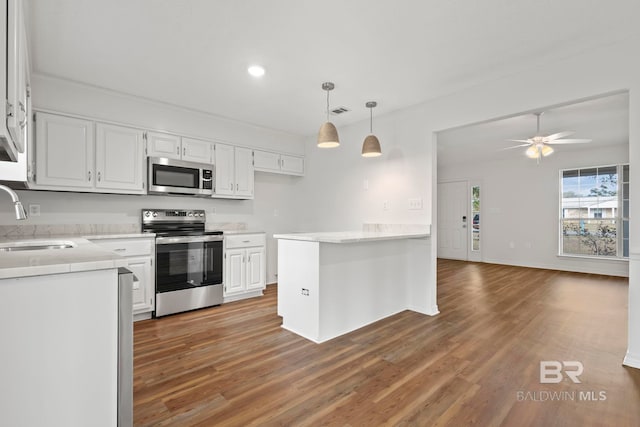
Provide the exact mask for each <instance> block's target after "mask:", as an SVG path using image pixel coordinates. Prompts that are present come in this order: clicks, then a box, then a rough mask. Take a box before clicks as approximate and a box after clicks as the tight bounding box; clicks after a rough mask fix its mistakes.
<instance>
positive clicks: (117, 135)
mask: <svg viewBox="0 0 640 427" xmlns="http://www.w3.org/2000/svg"><path fill="white" fill-rule="evenodd" d="M143 166H144V143H143V132H142V131H141V130H139V129H132V128H128V127H123V126H113V125H106V124H102V123H98V124H96V188H102V189H106V190H109V189H111V190H132V191H135V192H140V193H142V192H143V190H144V188H143V182H144V167H143Z"/></svg>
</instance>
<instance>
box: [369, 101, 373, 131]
mask: <svg viewBox="0 0 640 427" xmlns="http://www.w3.org/2000/svg"><path fill="white" fill-rule="evenodd" d="M369 133H370V134H372V135H373V107H369Z"/></svg>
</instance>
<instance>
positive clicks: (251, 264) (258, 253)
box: [247, 247, 266, 290]
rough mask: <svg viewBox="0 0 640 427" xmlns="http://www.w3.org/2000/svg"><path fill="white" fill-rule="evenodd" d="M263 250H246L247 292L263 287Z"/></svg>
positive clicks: (264, 273)
mask: <svg viewBox="0 0 640 427" xmlns="http://www.w3.org/2000/svg"><path fill="white" fill-rule="evenodd" d="M265 268H266V265H265V248H264V247H261V248H249V249H247V290H251V289H264V287H265V281H266V279H265V275H266V271H265Z"/></svg>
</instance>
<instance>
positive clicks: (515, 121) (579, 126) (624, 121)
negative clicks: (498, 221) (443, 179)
mask: <svg viewBox="0 0 640 427" xmlns="http://www.w3.org/2000/svg"><path fill="white" fill-rule="evenodd" d="M540 111H542V112H543V114H542V116H541V117H540V133H541V134H542V135H550V134H553V133H557V132H563V131H574V132H575V133H574V134H573V135H571V136H568V137H566V138H570V139H573V138H575V139H590V140H591V142H589V143H586V144H567V145H554V149H555V150H556V151H563V152H575V151H578V150H584V149H592V148H599V147H603V146H607V145H618V144H628V143H629V94H628V93H626V92H625V93H619V94H615V95H609V96H604V97H601V98H597V99H592V100H588V101H583V102H579V103H574V104H569V105H565V106H561V107H555V108H551V109H546V110H540ZM535 135H536V116H535V115H534V114H533V113H531V114H524V115H518V116H515V117H510V118H505V119H502V120H495V121H490V122H487V123H480V124H475V125H470V126H464V127H461V128H457V129H451V130H447V131H443V132H440V133H438V164H439V165H441V166H442V165H449V164H455V163H469V162H472V161H473V162H481V161H485V160H502V159H513V158H514V156H524V152H525V150H526V147H523V148H515V149H507V150H505V148H507V147H513V146H516V145H519V144H520V143H518V142H509V141H508V140H510V139H527V138H530V137H532V136H535Z"/></svg>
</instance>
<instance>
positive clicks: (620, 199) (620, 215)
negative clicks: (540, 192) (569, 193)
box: [557, 163, 630, 261]
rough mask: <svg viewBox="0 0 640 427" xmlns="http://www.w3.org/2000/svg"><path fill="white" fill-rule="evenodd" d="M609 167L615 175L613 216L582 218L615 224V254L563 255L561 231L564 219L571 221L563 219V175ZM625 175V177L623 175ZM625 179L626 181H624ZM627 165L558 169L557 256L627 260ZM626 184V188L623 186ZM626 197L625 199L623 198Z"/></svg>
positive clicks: (628, 197)
mask: <svg viewBox="0 0 640 427" xmlns="http://www.w3.org/2000/svg"><path fill="white" fill-rule="evenodd" d="M611 167H615V168H616V175H617V186H616V198H617V207H616V208H615V215H614V216H613V217H611V218H608V217H605V218H584V219H585V220H598V219H602V220H614V221H615V224H616V254H615V255H613V256H611V255H597V254H596V255H587V254H579V253H565V252H564V247H563V245H564V235H563V230H564V227H563V225H564V221H565V220H566V219H572V218H565V210H566V209H569V208H565V207H563V203H562V199H563V178H564V173H565V172H567V171H572V172H577V173H578V176H581V175H580V171H586V170H590V169H596V170H598V169H604V168H611ZM625 173H626V175H625ZM625 178H626V179H627V180H626V181H625ZM628 178H629V163H619V164H609V165H602V166H585V167H579V168H565V169H560V170H559V173H558V187H559V197H558V210H557V212H558V215H559V218H558V231H557V233H558V234H557V235H558V256H562V257H575V258H589V259H599V260H618V261H620V260H623V261H628V260H629V254H628V247H629V244H628V241H629V236H627V237H626V239H625V236H624V229H625V227H626V229H627V230H628V229H629V217H628V215H627V216H624V212H625V204H626V205H627V206H626V211H627V212H628V211H629V206H628V204H629V201H630V193H629V181H628ZM625 184H626V186H625ZM625 196H626V198H625ZM625 240H626V241H627V244H626V247H627V255H625V254H624V251H625Z"/></svg>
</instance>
